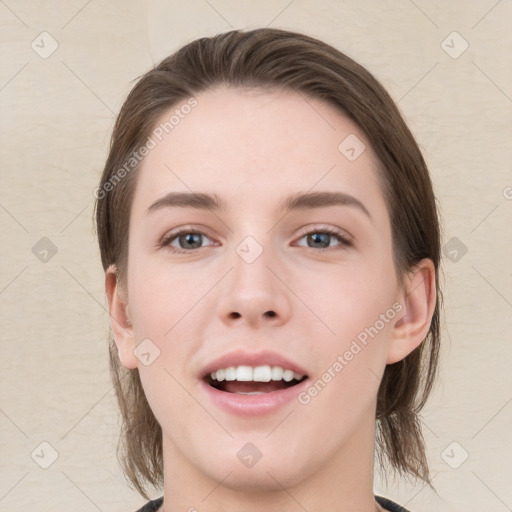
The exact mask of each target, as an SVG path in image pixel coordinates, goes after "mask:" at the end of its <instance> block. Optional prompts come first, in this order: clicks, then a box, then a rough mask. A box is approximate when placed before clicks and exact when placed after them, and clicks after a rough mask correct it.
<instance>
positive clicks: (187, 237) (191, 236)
mask: <svg viewBox="0 0 512 512" xmlns="http://www.w3.org/2000/svg"><path fill="white" fill-rule="evenodd" d="M201 236H202V235H201V234H200V233H187V234H186V235H182V236H180V237H179V242H180V246H181V247H183V245H184V244H183V243H182V242H183V241H185V247H183V248H187V249H190V248H192V249H197V248H198V247H200V246H201ZM194 239H195V240H196V245H195V247H190V246H189V247H187V246H186V244H188V243H191V244H194Z"/></svg>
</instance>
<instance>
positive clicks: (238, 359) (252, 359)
mask: <svg viewBox="0 0 512 512" xmlns="http://www.w3.org/2000/svg"><path fill="white" fill-rule="evenodd" d="M241 365H246V366H266V365H268V366H281V367H282V368H284V369H285V370H293V372H295V373H300V374H302V375H307V372H306V370H305V369H304V368H302V367H301V366H300V365H299V364H298V363H296V362H294V361H291V360H290V359H288V358H286V357H284V356H282V355H281V354H278V353H277V352H272V351H270V350H264V351H260V352H247V351H246V350H235V351H233V352H228V353H227V354H224V355H223V356H220V357H218V358H217V359H214V360H213V361H211V362H210V363H208V364H207V365H206V366H205V367H204V368H203V370H202V372H201V375H200V377H201V378H203V377H206V376H208V375H210V373H212V372H214V371H217V370H220V369H221V368H229V367H230V366H235V367H236V366H241Z"/></svg>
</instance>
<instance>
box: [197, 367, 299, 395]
mask: <svg viewBox="0 0 512 512" xmlns="http://www.w3.org/2000/svg"><path fill="white" fill-rule="evenodd" d="M306 379H308V376H307V375H305V374H302V373H297V372H294V371H293V370H291V369H289V368H285V367H282V366H270V365H264V366H247V365H240V366H230V367H227V368H221V369H218V370H215V371H213V372H209V373H207V374H205V375H204V376H203V381H204V382H205V383H206V384H208V385H209V386H210V387H212V388H214V389H216V390H218V391H223V392H225V393H232V394H238V395H263V394H268V393H273V392H275V391H283V390H286V389H289V388H292V387H294V386H297V385H298V384H300V383H301V382H304V381H305V380H306Z"/></svg>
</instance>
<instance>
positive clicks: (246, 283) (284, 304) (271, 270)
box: [217, 242, 291, 328]
mask: <svg viewBox="0 0 512 512" xmlns="http://www.w3.org/2000/svg"><path fill="white" fill-rule="evenodd" d="M241 245H242V247H240V246H239V247H238V251H237V252H236V253H235V254H234V256H233V258H232V260H231V261H232V270H231V272H229V273H228V275H227V276H226V279H225V283H224V286H223V287H221V290H220V298H219V302H218V308H217V313H218V315H219V317H220V318H221V320H222V322H224V323H225V324H229V325H232V324H233V323H235V322H237V323H243V324H246V325H247V326H250V327H253V328H254V327H263V326H266V325H272V326H274V327H276V326H279V325H283V324H284V323H286V322H287V321H288V319H289V317H290V314H291V297H290V294H291V292H290V291H289V289H288V288H287V287H286V286H285V284H283V283H286V282H287V279H289V277H288V276H287V273H286V271H285V270H283V269H282V267H281V266H280V264H279V261H278V260H277V258H275V257H273V255H271V250H270V249H268V248H263V247H261V249H263V250H262V251H261V254H259V255H258V256H257V257H256V258H255V259H253V258H254V256H255V253H254V251H255V250H258V252H259V251H260V250H261V249H259V248H258V247H255V245H254V242H253V243H252V245H251V243H249V245H248V246H245V247H244V246H243V244H241ZM247 248H249V250H248V251H244V249H247ZM251 252H252V255H251V254H250V253H251ZM256 254H257V253H256Z"/></svg>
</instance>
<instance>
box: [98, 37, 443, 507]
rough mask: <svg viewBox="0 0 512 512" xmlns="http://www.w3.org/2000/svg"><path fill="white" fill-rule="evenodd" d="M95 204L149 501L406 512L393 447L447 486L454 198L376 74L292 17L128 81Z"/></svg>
mask: <svg viewBox="0 0 512 512" xmlns="http://www.w3.org/2000/svg"><path fill="white" fill-rule="evenodd" d="M95 197H96V199H97V200H96V203H95V219H96V229H97V234H98V241H99V248H100V253H101V261H102V265H103V268H104V270H105V291H106V296H107V299H108V305H109V311H110V322H111V335H110V341H109V343H110V344H109V350H110V364H111V373H112V377H113V382H114V384H115V389H116V394H117V399H118V403H119V407H120V412H121V417H122V426H121V438H120V442H119V446H118V458H119V461H120V463H121V464H122V467H123V470H124V471H125V473H126V475H127V477H128V478H129V479H130V482H131V483H132V484H133V485H134V487H135V488H136V489H137V490H138V491H139V493H140V494H141V495H142V496H143V497H144V498H145V499H146V500H149V501H148V502H147V504H146V505H145V506H144V507H143V508H142V509H140V510H141V511H144V512H147V511H152V510H158V511H160V512H163V511H165V512H176V511H182V510H183V511H188V512H195V511H200V512H219V511H228V510H244V511H245V512H251V511H256V510H258V511H260V510H265V511H267V512H268V511H280V512H283V511H295V510H308V512H319V511H326V510H329V511H340V512H348V511H365V512H374V511H385V510H387V511H404V510H405V508H402V507H401V506H400V505H398V504H397V503H395V502H394V501H392V500H391V499H389V498H385V497H383V496H381V495H379V494H374V491H373V482H374V461H375V460H376V461H377V462H378V464H376V465H377V466H378V470H379V471H381V472H382V474H383V475H384V476H387V475H388V474H393V475H397V474H398V475H401V476H412V477H413V478H415V479H420V480H422V481H424V482H426V483H428V484H430V485H431V481H430V476H429V468H428V465H427V461H426V456H425V444H424V439H423V436H422V430H421V419H420V417H419V413H420V411H421V409H422V407H423V406H424V404H425V402H426V400H427V397H428V395H429V393H430V391H431V388H432V386H433V383H434V381H435V376H436V371H437V367H438V359H439V357H438V353H439V344H440V330H439V315H440V308H441V290H440V286H439V279H438V274H439V265H440V226H439V218H438V212H437V209H436V199H435V196H434V192H433V186H432V182H431V178H430V176H429V171H428V169H427V166H426V164H425V161H424V158H423V156H422V154H421V152H420V150H419V148H418V145H417V143H416V141H415V139H414V137H413V135H412V133H411V131H410V130H409V128H408V127H407V125H406V123H405V121H404V119H403V117H402V116H401V114H400V113H399V110H398V108H397V106H396V105H395V103H394V102H393V100H392V99H391V98H390V96H389V94H388V93H387V92H386V91H385V89H384V88H383V87H382V85H380V83H379V82H378V81H377V80H376V79H375V78H374V77H373V76H372V75H371V74H370V73H369V72H368V71H367V70H366V69H365V68H363V67H362V66H361V65H360V64H358V63H356V62H355V61H354V60H352V59H351V58H349V57H348V56H347V55H345V54H343V53H342V52H340V51H339V50H337V49H335V48H334V47H332V46H330V45H328V44H326V43H325V42H323V41H320V40H319V39H316V38H313V37H311V36H308V35H305V34H301V33H297V32H292V31H289V30H280V29H271V28H259V29H254V30H232V31H229V32H225V33H221V34H218V35H216V36H214V37H203V38H200V39H197V40H194V41H192V42H190V43H188V44H186V45H185V46H183V47H182V48H180V49H179V50H178V51H176V52H175V53H174V54H172V55H170V56H169V57H167V58H165V59H164V60H163V61H162V62H160V63H159V64H158V65H157V66H155V67H154V69H152V70H150V71H149V72H147V73H146V74H145V75H144V76H142V78H141V79H140V80H139V81H138V83H137V84H136V85H135V86H134V88H133V89H132V91H131V92H130V93H129V95H128V97H127V99H126V101H125V103H124V104H123V106H122V108H121V111H120V113H119V115H118V117H117V120H116V123H115V127H114V130H113V134H112V140H111V146H110V151H109V154H108V157H107V160H106V164H105V168H104V171H103V174H102V176H101V180H100V184H99V186H98V188H97V189H96V190H95ZM149 486H153V487H154V488H157V487H160V488H161V487H163V495H162V496H160V498H158V499H154V500H150V497H149V494H148V492H147V489H148V487H149Z"/></svg>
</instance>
